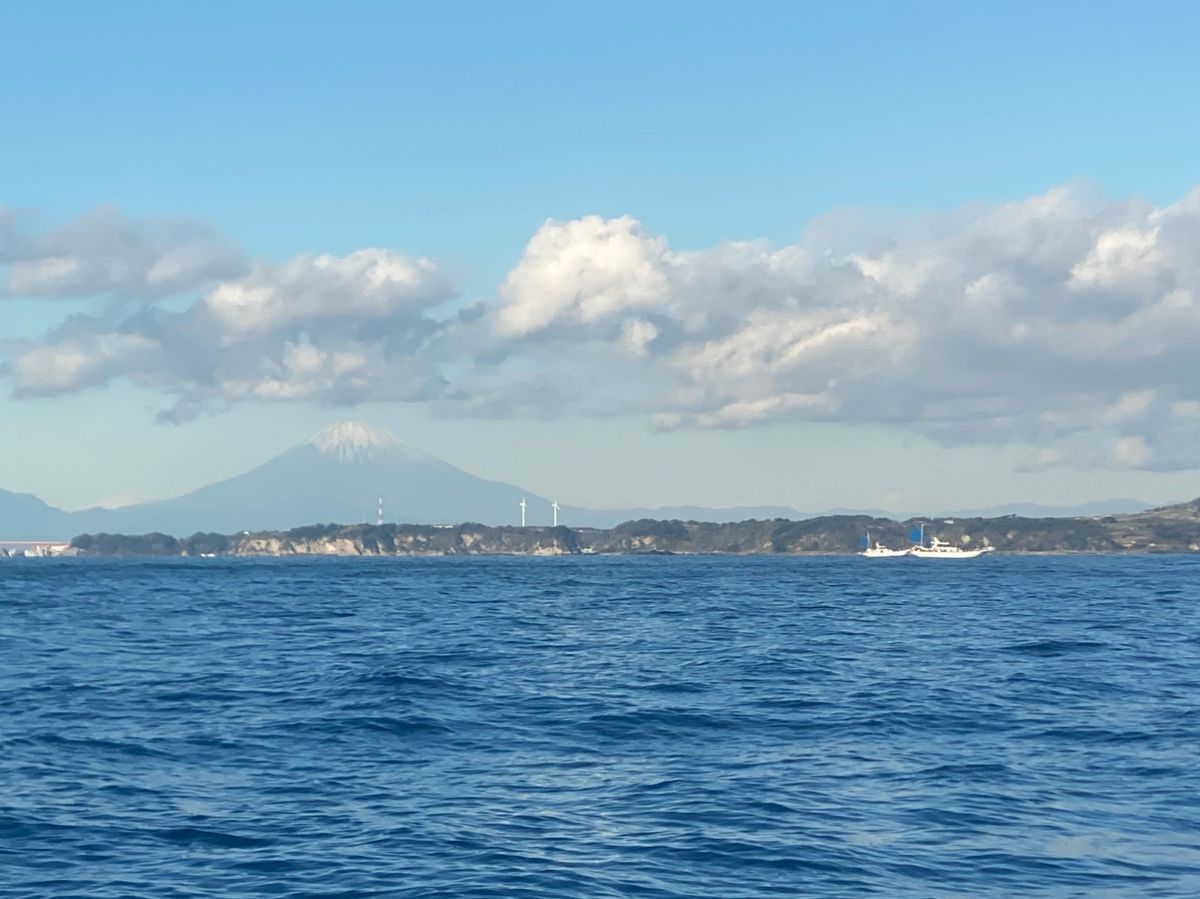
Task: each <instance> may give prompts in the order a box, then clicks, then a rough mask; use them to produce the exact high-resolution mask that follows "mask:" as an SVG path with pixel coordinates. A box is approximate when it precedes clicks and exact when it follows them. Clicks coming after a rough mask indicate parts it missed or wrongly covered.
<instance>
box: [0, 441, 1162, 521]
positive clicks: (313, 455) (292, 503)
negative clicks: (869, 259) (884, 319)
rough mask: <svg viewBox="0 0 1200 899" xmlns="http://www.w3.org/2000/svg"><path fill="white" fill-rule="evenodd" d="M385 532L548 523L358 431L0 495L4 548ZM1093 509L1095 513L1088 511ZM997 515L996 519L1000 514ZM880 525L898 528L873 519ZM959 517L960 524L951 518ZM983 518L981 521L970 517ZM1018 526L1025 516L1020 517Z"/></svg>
mask: <svg viewBox="0 0 1200 899" xmlns="http://www.w3.org/2000/svg"><path fill="white" fill-rule="evenodd" d="M379 497H382V498H383V501H384V518H385V519H386V520H387V521H395V522H404V523H412V524H458V523H461V522H468V521H474V522H479V523H481V524H488V525H506V524H518V523H519V522H520V508H519V506H518V503H519V502H520V501H521V498H522V497H524V498H525V500H526V502H527V504H528V507H527V513H526V521H527V522H528V523H529V524H530V525H548V524H550V522H551V510H550V500H549V499H547V498H546V497H543V496H539V495H538V494H536V493H533V492H531V491H529V490H523V489H522V488H520V487H517V486H514V485H512V484H505V483H502V482H499V481H489V480H486V479H484V478H480V477H476V476H475V475H473V474H470V473H469V472H466V471H463V470H462V469H461V468H457V467H455V466H453V465H451V464H449V463H447V462H443V461H442V460H440V459H437V458H435V457H433V456H430V455H428V454H427V453H423V452H421V451H420V450H417V449H415V448H414V447H412V446H409V445H408V444H407V443H405V442H404V441H403V440H400V439H399V438H398V437H396V436H395V435H393V434H389V433H388V432H386V431H381V430H376V429H373V428H370V427H368V426H366V425H364V424H360V423H358V422H342V423H340V424H336V425H332V426H330V427H328V428H326V429H325V430H323V431H322V432H321V433H320V434H318V435H316V436H315V437H314V438H313V439H312V440H310V441H308V442H307V443H305V444H302V445H300V446H297V447H293V448H292V449H290V450H287V451H286V452H284V453H281V454H280V455H278V456H276V457H274V458H273V459H270V460H268V461H266V462H264V463H263V464H261V465H259V466H258V467H256V468H253V469H251V470H249V471H247V472H245V473H244V474H240V475H237V476H235V477H232V478H229V479H228V480H224V481H219V482H217V483H215V484H210V485H208V486H206V487H201V488H200V489H199V490H194V491H192V492H191V493H187V494H184V495H183V496H179V497H175V498H173V499H165V500H160V501H157V502H151V503H144V504H141V505H135V506H126V507H123V508H119V509H86V510H83V511H80V512H65V511H63V510H61V509H55V508H53V507H52V506H49V505H47V504H46V503H44V502H42V501H41V500H39V499H38V498H37V497H35V496H31V495H29V494H18V493H10V492H7V491H3V490H0V539H2V540H26V539H28V540H35V539H36V540H62V539H69V538H70V537H73V536H75V535H77V534H81V533H98V532H101V531H104V532H108V533H123V534H144V533H149V532H152V531H160V532H162V533H166V534H172V535H175V536H187V535H190V534H193V533H196V532H197V531H215V532H218V533H223V534H231V533H235V532H237V531H243V530H246V531H259V530H282V529H286V528H292V527H297V526H300V525H305V524H316V523H333V522H337V523H342V524H355V523H359V522H362V521H364V520H365V521H369V522H373V521H374V520H375V514H376V503H377V501H378V498H379ZM1146 507H1147V504H1145V503H1136V502H1134V501H1132V500H1110V501H1107V502H1099V503H1090V504H1088V507H1086V508H1088V511H1083V510H1084V509H1085V507H1078V509H1077V510H1075V511H1073V512H1071V511H1068V510H1062V509H1049V508H1048V507H1031V506H1026V505H1021V506H1017V505H1014V506H1010V507H999V508H998V509H995V510H988V511H987V513H986V514H988V515H1003V514H1012V513H1011V512H1010V511H1008V510H1009V509H1012V510H1018V509H1021V510H1030V509H1036V510H1037V511H1036V512H1035V513H1034V514H1038V515H1041V516H1045V517H1049V516H1052V515H1055V514H1076V515H1097V514H1107V513H1111V512H1126V511H1137V510H1140V509H1142V508H1146ZM1092 508H1095V509H1097V510H1098V511H1091V509H1092ZM1000 509H1003V510H1004V511H1000ZM835 511H844V510H823V511H821V512H808V513H805V512H800V511H797V510H796V509H794V508H791V507H789V506H735V507H732V508H725V509H715V508H708V507H704V506H669V507H659V508H635V509H604V510H595V509H585V508H579V507H572V506H565V505H564V506H563V507H562V511H561V512H560V513H559V519H558V520H559V523H560V524H564V525H570V526H572V527H601V528H607V527H613V526H615V525H617V524H620V523H621V522H624V521H630V520H634V519H641V518H655V519H681V520H685V521H686V520H696V521H712V522H731V521H744V520H746V519H760V520H761V519H772V518H790V519H793V520H795V519H801V518H806V517H812V516H814V515H818V514H833V512H835ZM876 512H877V517H896V516H894V515H889V514H888V513H886V512H882V511H877V510H873V512H872V514H876ZM958 514H959V515H960V516H963V517H965V515H964V513H958ZM972 514H982V513H972ZM1022 514H1029V512H1028V511H1025V512H1022Z"/></svg>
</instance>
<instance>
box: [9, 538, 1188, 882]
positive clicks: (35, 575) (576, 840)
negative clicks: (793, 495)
mask: <svg viewBox="0 0 1200 899" xmlns="http://www.w3.org/2000/svg"><path fill="white" fill-rule="evenodd" d="M1198 585H1200V559H1195V558H1190V557H1180V556H1177V557H1166V556H1158V557H1117V556H1108V557H1105V556H1085V557H1015V556H1011V557H1003V556H995V557H990V558H984V559H980V560H977V561H976V562H970V563H948V562H947V563H940V562H922V561H919V560H911V559H909V560H898V561H867V560H862V559H857V558H732V557H724V558H704V557H652V558H646V557H623V558H617V557H614V558H601V557H575V558H563V559H544V558H436V559H325V560H321V559H307V560H306V559H287V560H255V559H232V560H227V559H195V560H186V559H185V560H167V561H150V560H143V561H129V560H127V561H98V560H35V559H29V560H11V561H4V562H2V563H0V896H3V897H17V896H20V897H39V899H40V897H48V896H88V897H118V896H119V897H126V896H153V897H194V896H213V895H220V896H313V897H333V896H338V897H357V896H389V897H391V896H398V897H431V899H436V897H492V896H521V897H543V896H545V897H549V896H554V897H560V896H588V897H593V896H594V897H614V896H621V897H627V896H628V897H720V899H737V897H770V896H789V897H790V896H799V895H837V896H859V895H880V896H888V897H895V896H914V897H915V896H922V897H925V896H934V897H940V896H965V895H971V896H978V895H997V896H1033V895H1053V896H1088V897H1091V896H1117V895H1121V896H1126V895H1127V896H1196V895H1200V615H1198V611H1197V609H1198V601H1200V588H1198Z"/></svg>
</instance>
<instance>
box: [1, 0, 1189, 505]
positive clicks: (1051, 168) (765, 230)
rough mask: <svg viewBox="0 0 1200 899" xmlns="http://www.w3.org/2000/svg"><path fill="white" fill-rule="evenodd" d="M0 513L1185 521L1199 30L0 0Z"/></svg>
mask: <svg viewBox="0 0 1200 899" xmlns="http://www.w3.org/2000/svg"><path fill="white" fill-rule="evenodd" d="M0 33H3V34H4V35H5V36H6V38H7V39H6V40H5V53H4V54H3V55H2V56H0V79H2V83H3V84H5V86H6V87H5V90H4V91H3V92H0V488H3V489H9V490H16V491H21V492H31V493H34V494H36V495H38V496H39V497H41V498H43V499H45V500H46V501H48V502H51V503H53V504H55V505H59V506H62V507H64V508H82V507H86V506H90V505H93V504H97V503H105V504H119V503H125V502H132V501H138V500H147V499H155V498H161V497H167V496H173V495H178V494H180V493H183V492H186V491H187V490H190V489H193V488H195V487H198V486H201V485H203V484H205V483H208V482H211V481H213V480H217V479H220V478H223V477H227V476H229V475H232V474H235V473H238V472H240V471H243V470H245V469H247V468H249V467H251V466H253V465H255V464H258V463H259V462H261V461H263V460H265V459H266V458H269V457H270V456H272V455H274V454H276V453H278V452H280V451H282V450H284V449H286V448H288V447H289V446H292V445H294V444H296V443H299V442H302V441H304V440H306V439H308V438H309V437H310V436H311V435H312V434H313V433H315V432H316V431H318V430H320V429H321V428H322V427H324V426H325V425H327V424H329V423H331V422H333V421H337V420H341V419H358V420H362V421H365V422H368V423H370V424H372V425H375V426H378V427H383V428H388V429H390V430H392V431H394V432H396V433H397V434H399V435H401V436H402V437H404V438H405V439H407V440H408V441H410V442H411V443H413V444H416V445H418V446H420V447H422V448H423V449H425V450H427V451H429V452H431V453H434V454H436V455H439V456H441V457H443V458H445V459H447V460H449V461H451V462H454V463H456V464H458V465H460V466H462V467H463V468H466V469H467V470H469V471H472V472H474V473H477V474H480V475H484V476H486V477H491V478H497V479H502V480H506V481H509V482H513V483H517V484H521V485H523V486H526V487H527V488H528V489H530V490H533V491H537V492H539V493H541V494H543V495H554V496H558V497H560V498H561V499H562V500H563V502H565V503H570V504H573V505H581V506H592V507H617V506H627V505H634V504H637V505H650V506H653V505H666V504H678V503H698V504H709V505H734V504H751V503H772V504H787V505H791V506H794V507H796V508H798V509H801V510H818V509H825V508H831V507H866V508H885V509H893V510H898V511H905V512H917V511H922V510H925V511H932V510H940V509H954V508H963V507H968V508H969V507H980V506H986V505H993V504H1000V503H1006V502H1016V501H1037V502H1043V503H1050V504H1062V505H1070V504H1074V503H1080V502H1085V501H1089V500H1095V499H1103V498H1107V497H1133V498H1137V499H1143V500H1146V501H1149V502H1168V501H1173V500H1180V499H1186V498H1190V497H1193V496H1196V495H1200V470H1198V469H1200V439H1198V438H1200V362H1197V361H1196V357H1197V356H1198V355H1200V354H1196V353H1195V347H1196V346H1197V345H1198V341H1200V305H1198V303H1200V253H1197V249H1198V248H1200V193H1198V192H1197V189H1198V186H1200V177H1198V176H1197V172H1196V169H1195V163H1194V160H1196V159H1197V158H1200V115H1198V114H1197V112H1198V110H1197V109H1196V99H1195V97H1196V96H1197V88H1198V87H1200V72H1198V70H1197V67H1196V65H1195V60H1194V46H1195V40H1196V38H1197V35H1198V34H1200V9H1198V8H1197V7H1196V6H1195V5H1194V4H1188V3H1178V4H1173V3H1166V2H1164V3H1156V4H1152V5H1147V6H1145V7H1142V8H1134V7H1133V6H1132V5H1130V4H1115V3H1097V2H1089V3H1070V2H1062V3H1056V4H1043V3H1038V4H1035V3H993V4H982V3H980V4H963V3H950V2H945V3H903V4H899V3H844V4H795V3H778V4H776V3H757V4H756V3H750V4H729V3H725V4H717V3H705V2H689V3H686V4H684V3H659V4H647V3H644V2H642V3H636V4H635V3H623V2H616V3H609V4H605V5H604V6H603V7H602V8H600V7H579V6H577V5H572V4H561V3H555V4H551V3H520V4H485V3H442V4H399V3H378V4H372V3H342V4H336V5H334V4H313V3H287V4H283V3H269V2H263V3H256V4H234V3H208V4H202V5H201V4H191V5H185V4H153V3H119V2H115V3H111V4H103V5H98V4H83V3H79V4H74V3H54V2H45V3H37V4H33V3H26V4H20V3H13V4H6V5H5V7H4V9H3V11H0Z"/></svg>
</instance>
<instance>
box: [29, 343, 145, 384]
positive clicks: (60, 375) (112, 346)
mask: <svg viewBox="0 0 1200 899" xmlns="http://www.w3.org/2000/svg"><path fill="white" fill-rule="evenodd" d="M159 349H160V347H159V345H158V343H157V341H154V340H152V339H150V338H148V337H143V336H141V335H137V334H94V335H89V336H86V337H82V338H78V339H72V340H66V341H63V342H61V343H55V344H49V345H45V346H36V347H33V348H31V349H30V350H29V351H28V352H26V353H23V354H22V355H20V356H19V357H18V358H17V359H16V361H15V362H14V364H13V366H12V378H13V392H14V394H15V395H16V396H19V397H21V396H55V395H57V394H62V393H69V392H71V391H75V390H80V389H82V388H84V387H91V386H93V385H95V384H99V383H102V382H104V381H106V380H108V379H109V378H110V377H112V376H113V375H114V374H117V373H119V372H121V371H124V370H128V369H137V368H138V367H140V366H142V365H143V364H144V363H145V360H146V359H147V358H149V357H151V356H153V355H154V354H155V353H156V352H157V351H158V350H159Z"/></svg>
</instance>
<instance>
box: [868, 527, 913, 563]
mask: <svg viewBox="0 0 1200 899" xmlns="http://www.w3.org/2000/svg"><path fill="white" fill-rule="evenodd" d="M860 545H861V544H860ZM909 552H910V551H909V550H907V549H888V548H887V547H886V546H884V545H883V544H882V543H880V542H879V541H878V540H876V541H875V542H874V543H872V542H871V532H870V531H867V545H866V548H864V549H863V551H862V552H860V553H859V555H860V556H866V557H867V558H868V559H895V558H898V557H900V556H907V555H908V554H909Z"/></svg>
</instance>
